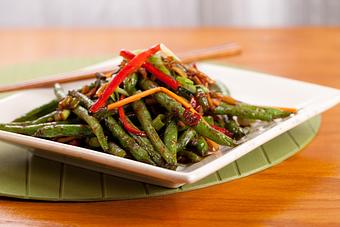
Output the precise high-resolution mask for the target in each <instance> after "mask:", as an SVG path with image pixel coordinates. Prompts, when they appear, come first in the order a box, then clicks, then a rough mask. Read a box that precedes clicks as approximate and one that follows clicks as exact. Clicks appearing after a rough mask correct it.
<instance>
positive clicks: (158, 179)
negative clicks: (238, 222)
mask: <svg viewBox="0 0 340 227" xmlns="http://www.w3.org/2000/svg"><path fill="white" fill-rule="evenodd" d="M116 61H117V59H116V60H114V61H108V62H104V63H102V64H100V65H97V66H91V67H88V69H89V68H95V67H99V66H103V65H111V64H114V62H116ZM199 68H200V69H201V70H202V71H204V72H205V73H206V74H208V75H209V76H211V77H212V78H214V79H216V80H217V81H218V82H219V83H224V84H225V85H226V86H227V87H228V88H229V90H230V92H231V94H232V96H233V97H235V98H236V99H238V100H242V101H244V102H248V103H251V104H258V105H269V106H286V107H295V108H298V109H299V111H298V113H297V114H295V115H293V116H291V117H288V118H287V119H284V120H282V121H278V122H275V123H273V124H271V125H269V126H268V127H266V128H265V130H264V131H262V132H261V133H257V134H253V135H252V136H250V137H248V140H247V141H246V142H244V143H242V144H240V145H239V146H237V147H235V148H233V149H228V148H222V149H221V150H220V151H219V152H217V153H216V154H214V155H211V156H209V157H207V158H205V159H204V160H203V161H201V162H200V163H196V164H193V165H190V166H186V167H181V168H178V170H176V171H173V170H168V169H163V168H160V167H155V166H151V165H148V164H144V163H140V162H137V161H133V160H129V159H124V158H119V157H115V156H112V155H109V154H104V153H100V152H96V151H93V150H89V149H85V148H81V147H75V146H71V145H66V144H61V143H56V142H53V141H49V140H45V139H39V138H33V137H30V136H25V135H20V134H15V133H9V132H4V131H0V139H1V140H4V141H7V142H11V143H15V144H21V145H25V146H29V147H33V148H38V149H32V152H35V153H37V154H38V155H41V156H44V157H48V158H51V159H57V160H62V161H65V162H68V163H73V164H75V165H78V166H82V167H85V168H90V169H94V170H99V171H104V172H106V173H110V174H114V175H118V176H122V177H126V178H130V179H134V180H140V181H144V182H148V183H153V184H157V185H161V186H165V187H171V188H174V187H179V186H181V185H184V184H187V183H193V182H196V181H198V180H200V179H202V178H204V177H206V176H208V175H210V174H211V173H213V172H215V171H217V170H219V169H220V168H222V167H224V166H226V165H227V164H229V163H231V162H233V161H234V160H236V159H238V158H240V157H241V156H243V155H245V154H247V153H248V152H250V151H251V150H253V149H255V148H256V147H258V146H260V145H262V144H263V143H265V142H267V141H269V140H270V139H272V138H274V137H276V136H278V135H280V134H282V133H283V132H285V131H287V130H289V129H291V128H293V127H295V126H296V125H298V124H300V123H302V122H304V121H306V120H307V119H309V118H311V117H313V116H315V115H317V114H319V113H321V112H323V111H325V110H327V109H329V108H331V107H332V106H334V105H336V104H338V103H339V101H340V92H339V90H337V89H334V88H329V87H324V86H320V85H316V84H310V83H305V82H301V81H296V80H290V79H285V78H282V77H277V76H271V75H268V74H264V73H259V72H253V71H247V70H243V69H238V68H232V67H226V66H221V65H213V64H199ZM84 83H88V81H83V82H81V83H70V84H67V85H65V86H64V87H65V89H71V88H76V87H79V86H80V85H81V84H84ZM53 98H54V95H53V91H52V89H33V90H27V91H23V92H18V93H16V94H14V95H11V96H9V97H6V98H4V99H2V100H0V107H1V108H4V107H6V111H1V112H0V122H9V121H11V120H13V119H14V118H16V117H18V116H20V115H22V114H24V113H26V112H28V111H29V110H31V109H32V108H34V107H37V106H39V105H41V104H44V103H46V102H48V101H50V100H51V99H53Z"/></svg>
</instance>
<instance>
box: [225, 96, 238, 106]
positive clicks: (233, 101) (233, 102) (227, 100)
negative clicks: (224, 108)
mask: <svg viewBox="0 0 340 227" xmlns="http://www.w3.org/2000/svg"><path fill="white" fill-rule="evenodd" d="M221 100H222V101H223V102H226V103H228V104H231V105H236V104H237V103H238V101H237V100H236V99H234V98H232V97H230V96H222V98H221Z"/></svg>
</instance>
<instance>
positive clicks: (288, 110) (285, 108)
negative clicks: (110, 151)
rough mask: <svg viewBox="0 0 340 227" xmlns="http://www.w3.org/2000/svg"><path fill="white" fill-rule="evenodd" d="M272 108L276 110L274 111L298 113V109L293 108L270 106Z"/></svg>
mask: <svg viewBox="0 0 340 227" xmlns="http://www.w3.org/2000/svg"><path fill="white" fill-rule="evenodd" d="M269 107H270V108H274V109H279V110H283V111H286V112H289V113H296V112H297V109H296V108H292V107H278V106H269Z"/></svg>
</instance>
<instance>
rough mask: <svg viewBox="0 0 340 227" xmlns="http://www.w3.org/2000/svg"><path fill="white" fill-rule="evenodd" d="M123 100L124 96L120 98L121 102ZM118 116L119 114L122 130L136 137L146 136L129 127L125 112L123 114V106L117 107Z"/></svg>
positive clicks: (131, 126)
mask: <svg viewBox="0 0 340 227" xmlns="http://www.w3.org/2000/svg"><path fill="white" fill-rule="evenodd" d="M122 99H124V95H122V96H121V99H120V100H122ZM118 114H119V119H120V121H121V122H122V124H123V126H124V128H125V129H126V130H127V131H128V132H131V133H132V134H135V135H137V136H146V133H145V132H143V131H141V130H139V129H138V128H136V127H135V126H134V125H131V124H130V122H128V120H127V118H126V115H125V112H124V108H123V106H120V107H118Z"/></svg>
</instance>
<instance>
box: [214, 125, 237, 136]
mask: <svg viewBox="0 0 340 227" xmlns="http://www.w3.org/2000/svg"><path fill="white" fill-rule="evenodd" d="M211 127H213V128H214V129H216V130H217V131H220V132H222V133H223V134H225V135H226V136H228V137H231V138H232V137H233V133H232V132H230V131H229V130H228V129H226V128H221V127H219V126H217V125H212V126H211Z"/></svg>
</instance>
